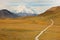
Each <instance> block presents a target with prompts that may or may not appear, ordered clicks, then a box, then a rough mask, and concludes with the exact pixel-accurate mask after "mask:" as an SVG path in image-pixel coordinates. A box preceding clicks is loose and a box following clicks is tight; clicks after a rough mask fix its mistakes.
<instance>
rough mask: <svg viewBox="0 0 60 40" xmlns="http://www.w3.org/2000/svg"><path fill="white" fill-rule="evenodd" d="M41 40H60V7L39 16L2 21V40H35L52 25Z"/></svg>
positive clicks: (0, 28)
mask: <svg viewBox="0 0 60 40" xmlns="http://www.w3.org/2000/svg"><path fill="white" fill-rule="evenodd" d="M51 19H52V20H53V21H54V24H53V25H52V26H51V27H50V28H49V29H47V31H45V32H44V33H43V34H42V35H41V36H40V37H39V39H40V40H60V7H59V6H57V7H52V8H50V9H48V10H47V11H46V12H44V13H43V14H40V15H38V16H28V17H18V18H14V19H5V20H3V19H0V40H35V37H36V35H38V34H39V33H40V32H41V31H42V30H44V29H45V28H46V27H47V26H49V25H50V24H51Z"/></svg>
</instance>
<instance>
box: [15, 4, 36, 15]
mask: <svg viewBox="0 0 60 40" xmlns="http://www.w3.org/2000/svg"><path fill="white" fill-rule="evenodd" d="M16 12H17V14H18V16H36V15H37V14H36V12H35V10H33V9H31V8H30V7H26V6H24V5H23V6H18V7H17V10H16Z"/></svg>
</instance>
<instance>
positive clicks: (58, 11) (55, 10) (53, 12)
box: [39, 6, 60, 18]
mask: <svg viewBox="0 0 60 40" xmlns="http://www.w3.org/2000/svg"><path fill="white" fill-rule="evenodd" d="M59 15H60V6H57V7H52V8H50V9H48V10H47V11H46V12H44V13H42V14H40V15H39V16H42V17H48V18H54V17H57V16H59Z"/></svg>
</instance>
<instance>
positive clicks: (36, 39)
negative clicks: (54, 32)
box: [35, 19, 54, 40]
mask: <svg viewBox="0 0 60 40" xmlns="http://www.w3.org/2000/svg"><path fill="white" fill-rule="evenodd" d="M50 20H51V24H50V25H49V26H47V27H46V28H45V29H44V30H42V31H41V32H40V33H39V34H38V35H37V36H36V37H35V40H39V37H40V36H41V35H42V34H43V33H44V32H45V31H46V30H47V29H48V28H50V27H51V26H52V25H53V24H54V21H53V20H52V19H50Z"/></svg>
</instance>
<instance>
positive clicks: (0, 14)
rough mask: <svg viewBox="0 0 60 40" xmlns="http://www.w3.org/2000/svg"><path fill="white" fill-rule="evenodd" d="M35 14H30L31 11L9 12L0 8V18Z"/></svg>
mask: <svg viewBox="0 0 60 40" xmlns="http://www.w3.org/2000/svg"><path fill="white" fill-rule="evenodd" d="M36 15H37V14H32V13H22V12H19V13H13V12H10V11H9V10H7V9H2V10H0V18H16V17H21V16H36Z"/></svg>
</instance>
